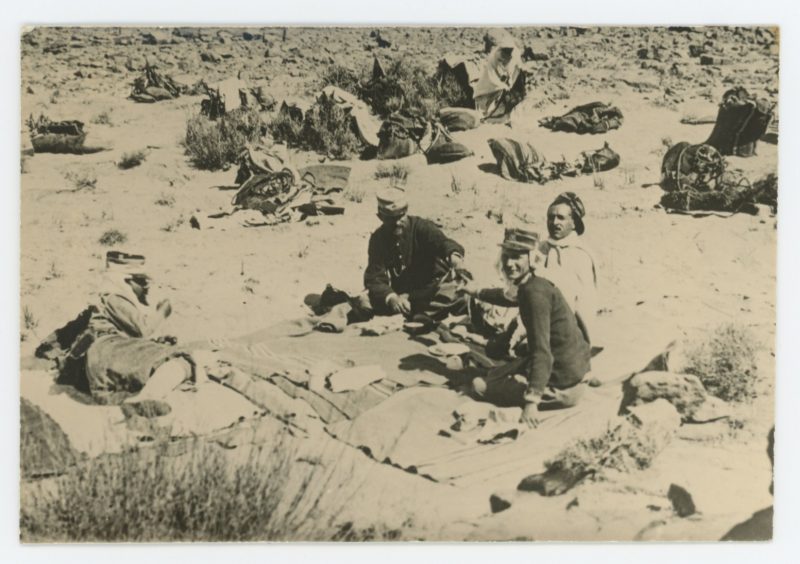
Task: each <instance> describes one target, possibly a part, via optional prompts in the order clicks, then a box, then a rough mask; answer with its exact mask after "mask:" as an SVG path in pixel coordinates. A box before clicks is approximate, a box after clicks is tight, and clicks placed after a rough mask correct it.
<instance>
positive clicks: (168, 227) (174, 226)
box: [161, 214, 186, 233]
mask: <svg viewBox="0 0 800 564" xmlns="http://www.w3.org/2000/svg"><path fill="white" fill-rule="evenodd" d="M184 223H186V218H185V217H183V214H180V215H179V216H178V217H176V218H175V219H173V220H170V221H169V222H167V223H166V224H164V225H163V226H162V227H161V231H166V232H167V233H172V232H173V231H177V230H178V228H179V227H180V226H181V225H183V224H184Z"/></svg>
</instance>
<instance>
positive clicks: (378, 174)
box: [375, 163, 410, 183]
mask: <svg viewBox="0 0 800 564" xmlns="http://www.w3.org/2000/svg"><path fill="white" fill-rule="evenodd" d="M409 172H410V171H409V169H408V166H407V165H404V164H398V163H393V164H391V165H385V164H380V165H378V168H377V170H375V179H376V180H380V179H382V178H390V179H392V180H396V181H398V182H400V183H404V182H405V181H406V180H407V179H408V174H409Z"/></svg>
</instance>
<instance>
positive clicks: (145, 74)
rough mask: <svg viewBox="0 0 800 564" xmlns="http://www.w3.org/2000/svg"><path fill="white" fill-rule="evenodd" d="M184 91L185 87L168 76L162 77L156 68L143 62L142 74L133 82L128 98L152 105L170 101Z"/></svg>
mask: <svg viewBox="0 0 800 564" xmlns="http://www.w3.org/2000/svg"><path fill="white" fill-rule="evenodd" d="M185 91H186V85H184V84H180V83H179V82H177V81H175V80H173V78H172V77H170V76H168V75H162V74H161V73H159V72H158V71H157V70H156V67H154V66H153V65H151V64H150V63H148V62H145V65H144V68H143V69H142V74H141V75H140V76H138V77H137V78H136V79H135V80H134V81H133V90H131V95H130V98H131V99H132V100H134V101H136V102H142V103H146V104H152V103H153V102H158V101H161V100H172V99H173V98H177V97H178V96H180V95H181V94H183V93H184V92H185Z"/></svg>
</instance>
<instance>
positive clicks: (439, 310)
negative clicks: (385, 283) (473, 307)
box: [372, 285, 468, 321]
mask: <svg viewBox="0 0 800 564" xmlns="http://www.w3.org/2000/svg"><path fill="white" fill-rule="evenodd" d="M397 293H398V294H403V293H406V294H408V301H409V302H410V304H411V317H413V316H415V315H424V316H426V317H429V318H431V319H433V320H434V321H441V320H442V319H445V318H446V317H447V316H448V315H463V314H465V313H466V312H467V301H468V296H466V295H458V294H457V293H456V292H455V287H454V286H453V287H451V286H450V285H441V286H440V285H432V286H429V287H427V288H422V289H414V290H411V291H408V292H397ZM372 308H373V311H374V313H375V315H394V312H393V311H392V310H391V309H389V306H388V305H386V304H385V303H376V302H375V301H372Z"/></svg>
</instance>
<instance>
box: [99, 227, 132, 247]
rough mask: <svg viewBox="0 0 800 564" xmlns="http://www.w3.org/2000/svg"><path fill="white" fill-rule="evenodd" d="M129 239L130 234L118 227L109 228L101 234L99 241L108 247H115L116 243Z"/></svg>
mask: <svg viewBox="0 0 800 564" xmlns="http://www.w3.org/2000/svg"><path fill="white" fill-rule="evenodd" d="M127 240H128V236H127V235H125V234H124V233H122V232H121V231H119V230H118V229H109V230H108V231H106V232H105V233H103V235H101V236H100V241H99V242H100V244H101V245H105V246H106V247H113V246H114V245H118V244H121V243H124V242H125V241H127Z"/></svg>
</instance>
